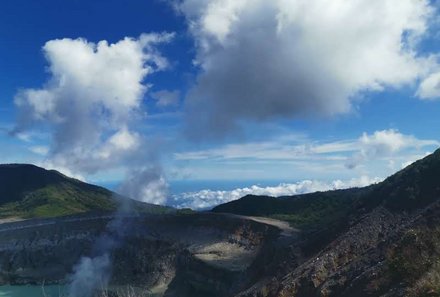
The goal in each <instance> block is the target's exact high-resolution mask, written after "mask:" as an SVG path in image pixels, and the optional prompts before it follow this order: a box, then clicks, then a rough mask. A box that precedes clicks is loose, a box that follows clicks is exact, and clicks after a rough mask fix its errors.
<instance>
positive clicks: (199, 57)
mask: <svg viewBox="0 0 440 297" xmlns="http://www.w3.org/2000/svg"><path fill="white" fill-rule="evenodd" d="M176 6H177V9H178V10H179V11H180V12H181V13H182V14H183V15H184V16H185V17H186V19H187V22H188V25H189V29H190V32H191V33H192V35H193V37H194V39H195V41H196V46H197V52H196V58H195V63H196V65H198V66H199V67H200V73H199V75H198V77H197V80H196V84H195V86H194V88H193V89H192V90H191V91H190V92H189V95H188V97H187V102H186V107H187V110H188V113H187V118H188V122H189V129H188V131H189V132H190V133H191V134H190V135H191V136H193V137H198V138H204V137H217V136H218V135H219V134H222V133H228V131H229V132H230V130H231V129H233V128H235V127H236V126H237V124H239V122H241V121H243V120H253V121H264V120H268V119H271V118H277V117H296V118H298V117H305V116H316V115H320V116H322V115H324V116H331V115H335V114H339V113H344V112H348V111H350V110H351V106H352V102H353V100H356V99H357V98H359V96H358V95H360V94H361V93H363V92H364V91H380V90H383V89H384V88H387V87H393V88H399V87H401V86H402V85H405V84H411V83H413V82H415V81H416V80H417V79H418V78H420V77H423V76H424V75H426V74H427V73H428V72H429V71H431V68H433V67H434V66H433V65H434V64H436V62H435V57H434V56H430V55H425V56H424V55H423V54H421V53H419V52H418V51H417V44H418V41H419V40H421V39H423V37H424V36H425V34H426V32H427V29H428V27H429V24H430V18H431V16H432V15H433V14H434V7H433V5H432V4H430V1H428V0H381V1H371V0H354V1H344V0H336V1H328V0H273V1H266V0H183V1H179V2H178V4H177V5H176ZM206 131H209V133H207V132H206Z"/></svg>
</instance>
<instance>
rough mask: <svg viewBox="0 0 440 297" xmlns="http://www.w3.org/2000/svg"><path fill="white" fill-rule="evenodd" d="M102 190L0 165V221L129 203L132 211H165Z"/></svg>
mask: <svg viewBox="0 0 440 297" xmlns="http://www.w3.org/2000/svg"><path fill="white" fill-rule="evenodd" d="M127 199H128V198H125V197H122V196H120V195H118V194H116V193H113V192H111V191H109V190H107V189H105V188H102V187H98V186H95V185H91V184H87V183H84V182H81V181H79V180H77V179H73V178H69V177H67V176H65V175H63V174H61V173H60V172H58V171H55V170H46V169H43V168H40V167H37V166H34V165H29V164H4V165H0V218H41V217H56V216H63V215H72V214H78V213H85V212H90V211H105V212H107V211H114V210H116V209H117V208H118V207H119V205H120V202H122V201H129V202H128V204H130V205H131V206H132V207H133V208H134V209H137V210H140V211H147V212H166V211H168V210H170V209H169V208H166V207H162V206H157V205H152V204H146V203H142V202H138V201H134V200H127Z"/></svg>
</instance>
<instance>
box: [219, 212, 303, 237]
mask: <svg viewBox="0 0 440 297" xmlns="http://www.w3.org/2000/svg"><path fill="white" fill-rule="evenodd" d="M223 215H226V216H230V217H235V218H241V219H246V220H251V221H255V222H257V223H261V224H266V225H270V226H274V227H276V228H278V229H280V230H281V233H280V237H297V236H298V235H299V233H300V232H301V231H300V230H299V229H296V228H293V227H292V226H290V225H289V223H288V222H286V221H281V220H277V219H272V218H268V217H255V216H244V215H236V214H230V213H223Z"/></svg>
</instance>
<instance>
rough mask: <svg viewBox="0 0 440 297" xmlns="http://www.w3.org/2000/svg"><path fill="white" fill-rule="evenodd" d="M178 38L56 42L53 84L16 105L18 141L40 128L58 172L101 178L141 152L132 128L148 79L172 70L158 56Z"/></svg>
mask: <svg viewBox="0 0 440 297" xmlns="http://www.w3.org/2000/svg"><path fill="white" fill-rule="evenodd" d="M171 38H172V34H166V33H164V34H142V35H141V36H140V37H139V38H128V37H126V38H124V39H122V40H120V41H118V42H116V43H112V44H110V43H108V42H107V41H105V40H103V41H99V42H98V43H93V42H89V41H87V40H85V39H81V38H79V39H69V38H65V39H57V40H51V41H48V42H47V43H46V44H45V45H44V46H43V53H44V55H45V57H46V59H47V62H48V71H49V74H50V78H49V80H48V81H47V83H46V84H45V85H44V86H43V87H42V88H39V89H23V90H21V91H20V92H19V93H18V94H17V95H16V97H15V104H16V106H17V107H18V109H19V112H20V114H21V117H20V118H19V121H18V124H17V127H16V129H15V132H16V133H23V131H26V130H30V129H32V128H34V127H35V126H38V125H39V124H41V125H43V126H45V127H49V130H50V131H52V139H51V146H50V151H49V152H50V156H48V158H49V160H48V161H47V163H50V164H52V165H53V167H60V168H69V169H70V170H71V171H73V172H75V171H76V172H77V173H85V174H89V173H95V172H97V171H99V170H102V169H105V168H108V167H109V166H115V165H117V164H118V163H120V162H122V161H124V160H125V159H126V158H127V157H128V156H129V155H130V154H134V153H135V152H137V151H138V149H139V148H140V146H141V145H140V144H141V141H142V139H141V137H140V135H139V134H138V133H137V132H136V130H135V129H133V128H132V126H134V125H133V121H134V119H136V118H137V117H140V114H141V108H142V100H143V98H144V95H145V92H146V91H147V90H148V84H146V83H145V82H144V81H145V79H146V78H147V77H148V76H149V75H151V74H152V73H154V72H156V71H160V70H163V69H165V68H166V67H167V60H166V59H165V58H164V57H162V56H161V55H160V53H159V52H158V50H157V49H156V47H157V45H158V44H160V43H164V42H168V41H169V40H170V39H171Z"/></svg>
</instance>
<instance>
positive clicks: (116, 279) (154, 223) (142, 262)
mask: <svg viewBox="0 0 440 297" xmlns="http://www.w3.org/2000/svg"><path fill="white" fill-rule="evenodd" d="M113 219H114V218H113V216H111V215H98V214H95V215H84V216H71V217H64V218H57V219H40V220H27V221H22V222H13V223H4V224H1V225H0V284H42V283H43V282H44V283H46V284H50V283H61V284H63V283H66V282H67V281H68V276H69V274H70V273H72V268H73V267H74V265H75V264H76V263H78V261H79V260H80V258H81V257H82V256H88V255H90V254H91V253H92V247H93V245H94V243H95V241H96V238H97V237H98V236H99V235H100V234H102V233H103V232H106V226H107V225H108V224H109V222H111V221H112V220H113ZM120 220H121V226H122V227H121V228H123V229H124V230H123V234H124V237H123V239H122V240H121V242H120V243H119V244H118V245H117V247H116V248H115V249H114V251H113V252H112V255H111V257H112V262H113V265H112V270H113V273H112V280H111V284H112V285H128V284H129V285H132V286H135V287H139V288H148V290H149V291H151V292H152V293H155V294H156V295H158V296H162V295H164V296H227V295H231V294H233V292H236V291H238V290H239V289H240V288H242V286H243V285H244V284H245V283H247V282H248V281H249V280H250V279H251V278H252V277H254V271H252V270H251V269H250V267H251V265H252V264H253V263H254V262H255V260H256V259H258V258H260V257H264V254H265V253H266V252H267V251H266V246H267V245H268V244H269V243H270V242H271V241H272V240H273V239H274V238H276V237H277V236H278V234H279V230H278V229H277V228H275V227H273V226H270V225H266V224H260V223H257V222H254V221H252V220H247V219H244V218H239V217H230V216H226V215H217V214H210V213H206V214H186V215H185V214H180V215H178V214H169V215H141V216H124V217H122V218H120ZM109 235H111V234H109Z"/></svg>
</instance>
